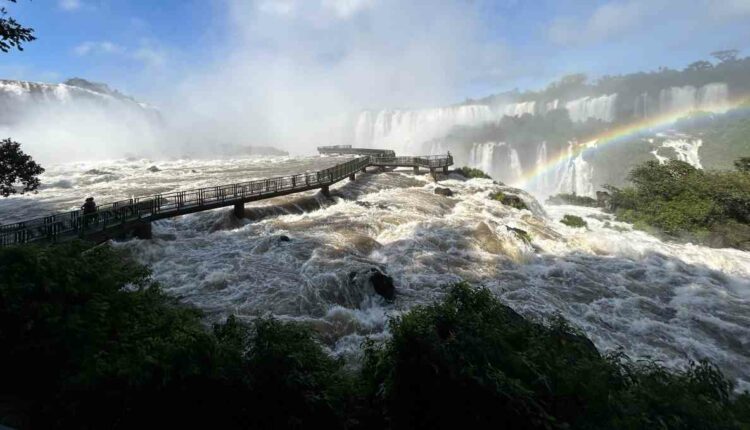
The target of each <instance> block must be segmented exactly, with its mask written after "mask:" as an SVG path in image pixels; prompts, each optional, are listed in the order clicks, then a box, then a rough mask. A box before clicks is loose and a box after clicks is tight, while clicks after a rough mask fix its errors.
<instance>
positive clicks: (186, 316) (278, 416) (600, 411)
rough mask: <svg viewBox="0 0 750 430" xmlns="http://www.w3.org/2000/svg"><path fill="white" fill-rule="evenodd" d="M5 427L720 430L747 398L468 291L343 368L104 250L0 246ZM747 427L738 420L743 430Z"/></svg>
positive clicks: (299, 335)
mask: <svg viewBox="0 0 750 430" xmlns="http://www.w3.org/2000/svg"><path fill="white" fill-rule="evenodd" d="M0 261H2V264H1V265H0V349H1V350H2V351H3V354H0V380H1V381H2V382H3V383H2V384H0V423H2V424H5V425H10V426H12V427H16V428H133V427H144V426H146V427H165V428H166V427H169V428H172V427H176V428H195V427H205V428H334V429H335V428H428V427H429V428H458V427H461V428H463V427H467V428H477V427H488V426H493V427H495V428H534V429H536V428H540V429H542V428H544V429H554V428H560V429H562V428H581V429H597V428H612V429H640V428H720V429H735V428H741V427H740V426H741V425H742V424H743V423H744V425H748V424H750V395H747V394H746V395H742V396H739V397H737V398H732V396H731V395H730V393H731V392H732V386H731V384H730V383H729V382H728V381H727V380H726V379H725V378H724V377H723V375H722V374H721V372H719V371H718V370H717V369H716V368H715V367H713V366H711V365H709V364H707V363H699V364H695V365H692V366H691V367H689V368H688V369H686V370H684V371H678V372H673V371H667V370H665V369H664V368H662V367H660V366H658V365H656V364H654V363H650V362H646V363H632V362H631V361H629V360H627V359H625V358H624V357H623V356H620V355H613V356H604V357H602V356H601V355H600V354H599V352H598V351H597V350H596V348H595V347H594V345H593V344H592V343H591V342H590V341H589V340H588V339H586V338H585V337H584V336H583V335H581V333H579V332H577V331H576V330H575V329H573V328H572V327H570V326H569V325H568V324H567V323H566V322H565V321H564V320H563V319H562V318H559V317H556V318H553V319H552V320H551V321H549V322H547V323H544V324H541V323H534V322H531V321H529V320H527V319H524V318H523V317H521V316H520V315H518V314H517V313H515V312H514V311H513V310H512V309H510V308H508V307H506V306H504V305H503V304H501V303H500V302H499V301H498V300H497V299H496V298H494V296H493V295H492V293H490V292H489V291H488V290H485V289H473V288H471V287H469V286H468V285H465V284H459V285H457V286H454V287H452V288H451V290H450V291H449V293H448V294H447V296H446V298H445V299H444V300H443V301H441V302H439V303H435V304H433V305H429V306H421V307H417V308H415V309H413V310H411V311H409V312H407V313H405V314H403V315H401V316H400V317H397V318H395V319H394V320H393V321H392V322H391V325H390V328H391V332H392V337H391V338H389V339H388V340H386V341H385V342H384V343H375V342H374V341H366V342H365V344H364V356H363V365H362V368H361V370H360V371H358V372H353V371H345V370H344V368H343V366H342V363H341V362H340V361H339V360H337V359H335V358H332V357H331V356H330V355H329V354H328V353H327V352H326V351H325V350H324V349H323V348H322V347H321V346H320V345H319V344H318V342H317V341H316V340H315V336H314V334H313V332H311V331H310V329H308V328H305V327H303V326H301V325H298V324H294V323H284V322H280V321H278V320H275V319H273V318H257V319H255V320H254V321H253V322H252V323H250V324H244V323H241V322H240V321H239V320H237V319H236V318H234V317H229V318H228V319H227V320H226V322H224V323H221V324H215V325H214V326H213V329H209V328H208V327H206V325H205V324H204V321H203V319H202V316H201V314H200V312H198V311H196V310H194V309H192V308H190V307H186V306H184V305H179V304H177V303H176V302H175V300H174V299H171V298H169V297H168V296H166V295H164V294H163V293H162V292H161V291H160V290H159V287H158V285H155V284H153V283H152V282H150V280H149V273H148V271H147V270H146V269H145V268H143V267H142V266H140V265H138V264H135V263H134V262H132V261H131V260H129V259H128V258H127V256H126V255H124V254H122V253H121V252H120V251H117V250H114V249H112V248H110V247H109V246H100V247H95V248H90V247H89V246H86V245H82V244H65V245H58V246H54V247H47V248H38V247H34V246H27V247H23V248H4V249H0ZM745 428H746V427H745Z"/></svg>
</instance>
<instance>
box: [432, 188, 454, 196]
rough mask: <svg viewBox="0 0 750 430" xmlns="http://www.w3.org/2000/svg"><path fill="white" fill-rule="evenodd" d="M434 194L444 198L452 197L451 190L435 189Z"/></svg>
mask: <svg viewBox="0 0 750 430" xmlns="http://www.w3.org/2000/svg"><path fill="white" fill-rule="evenodd" d="M435 194H437V195H440V196H445V197H452V196H453V190H451V189H450V188H443V187H435Z"/></svg>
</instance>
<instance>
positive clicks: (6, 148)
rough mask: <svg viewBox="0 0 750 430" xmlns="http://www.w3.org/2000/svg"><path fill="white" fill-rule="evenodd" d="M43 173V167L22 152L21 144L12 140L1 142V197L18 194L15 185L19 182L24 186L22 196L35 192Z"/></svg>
mask: <svg viewBox="0 0 750 430" xmlns="http://www.w3.org/2000/svg"><path fill="white" fill-rule="evenodd" d="M42 173H44V169H43V168H42V166H40V165H38V164H36V162H35V161H34V160H32V159H31V157H30V156H28V155H26V154H24V153H23V151H21V144H19V143H18V142H14V141H12V140H10V139H5V140H0V195H2V196H3V197H8V196H9V195H11V194H15V193H17V192H18V191H17V190H16V188H15V185H16V184H17V183H19V182H20V183H21V184H23V188H22V189H21V194H23V193H25V192H27V191H35V190H36V189H37V188H39V185H40V182H39V178H38V176H39V175H41V174H42Z"/></svg>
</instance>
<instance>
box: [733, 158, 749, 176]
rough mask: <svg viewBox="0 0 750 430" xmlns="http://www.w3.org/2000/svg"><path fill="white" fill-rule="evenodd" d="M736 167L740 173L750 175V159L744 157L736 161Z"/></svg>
mask: <svg viewBox="0 0 750 430" xmlns="http://www.w3.org/2000/svg"><path fill="white" fill-rule="evenodd" d="M734 167H735V169H737V170H739V171H740V172H745V173H750V157H742V158H740V159H738V160H735V162H734Z"/></svg>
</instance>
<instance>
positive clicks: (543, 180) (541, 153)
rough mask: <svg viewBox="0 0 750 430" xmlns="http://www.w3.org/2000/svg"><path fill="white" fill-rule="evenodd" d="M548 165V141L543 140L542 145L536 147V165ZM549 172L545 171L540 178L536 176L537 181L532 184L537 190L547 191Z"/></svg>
mask: <svg viewBox="0 0 750 430" xmlns="http://www.w3.org/2000/svg"><path fill="white" fill-rule="evenodd" d="M546 165H547V142H542V144H541V145H539V146H537V148H536V167H543V166H546ZM549 176H550V175H549V173H547V172H543V173H542V174H541V175H540V176H539V177H538V178H535V183H534V184H532V186H533V187H534V188H535V190H536V191H537V192H539V191H541V192H542V193H544V192H546V191H547V190H548V188H549V183H550V181H549Z"/></svg>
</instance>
